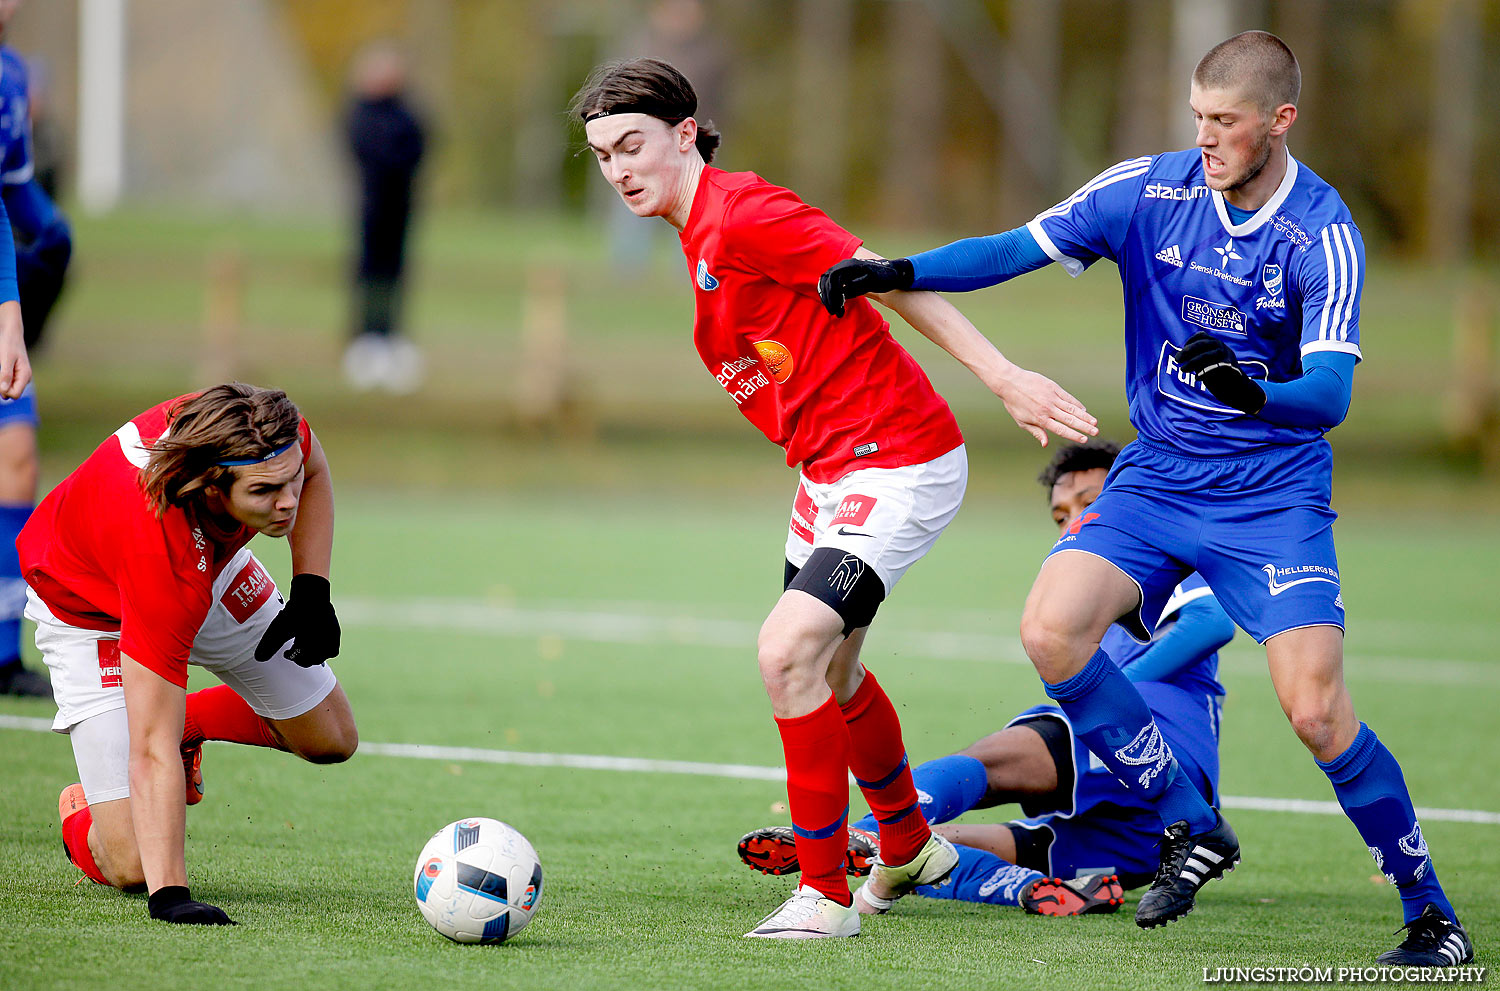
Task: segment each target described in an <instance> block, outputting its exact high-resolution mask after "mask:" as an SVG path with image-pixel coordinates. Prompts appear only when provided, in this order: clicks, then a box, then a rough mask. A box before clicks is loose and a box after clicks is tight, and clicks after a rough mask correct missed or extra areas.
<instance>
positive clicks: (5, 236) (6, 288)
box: [0, 197, 21, 303]
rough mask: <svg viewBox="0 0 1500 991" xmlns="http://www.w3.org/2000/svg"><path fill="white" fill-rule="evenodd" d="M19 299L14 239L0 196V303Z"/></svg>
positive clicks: (19, 291) (2, 199) (3, 202)
mask: <svg viewBox="0 0 1500 991" xmlns="http://www.w3.org/2000/svg"><path fill="white" fill-rule="evenodd" d="M20 300H21V289H20V287H19V285H17V283H16V239H15V237H14V236H13V235H12V234H11V232H10V217H9V216H8V215H7V214H6V212H5V198H4V197H0V303H16V302H20Z"/></svg>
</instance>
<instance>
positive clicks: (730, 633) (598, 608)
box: [339, 596, 1500, 685]
mask: <svg viewBox="0 0 1500 991" xmlns="http://www.w3.org/2000/svg"><path fill="white" fill-rule="evenodd" d="M590 605H592V606H593V608H588V607H584V608H579V607H578V606H577V605H568V604H563V603H558V602H552V601H527V602H487V601H485V600H482V599H397V600H388V599H369V598H361V597H358V596H354V597H349V598H344V599H340V600H339V620H340V622H342V623H344V624H345V625H346V626H351V627H366V628H373V629H385V630H442V631H444V632H453V631H462V632H466V633H481V634H490V635H493V636H511V637H543V636H555V637H562V638H563V639H566V640H583V641H588V642H591V643H625V644H660V643H670V644H677V645H679V646H685V647H723V648H728V649H731V650H749V649H750V645H752V644H754V643H755V638H756V635H757V633H758V631H759V630H760V623H759V621H753V622H752V621H748V620H743V619H733V618H722V617H720V618H715V617H704V616H701V615H691V614H689V613H687V612H680V613H663V612H661V609H662V604H661V603H629V602H609V603H596V604H590ZM684 608H685V607H684ZM1002 618H1003V620H1004V623H1005V624H1007V625H1009V626H1014V625H1016V624H1015V619H1014V617H1013V616H1008V615H1007V616H1003V617H1002V616H1001V615H1000V614H997V619H996V622H997V623H1000V622H1001V620H1002ZM870 649H874V650H877V651H881V652H886V653H890V654H894V655H917V656H920V657H924V658H930V659H936V660H944V661H982V662H989V663H992V664H993V663H999V664H1015V665H1022V666H1026V667H1030V666H1031V662H1030V661H1029V660H1027V658H1026V654H1025V653H1024V652H1023V651H1022V650H1021V642H1020V639H1019V638H1018V637H1017V636H1015V635H997V634H994V633H966V632H956V631H953V630H913V629H901V628H900V627H897V626H883V627H882V629H881V633H880V636H879V639H878V641H876V642H872V644H871V645H870V646H869V647H867V648H866V650H870ZM1221 659H1222V660H1223V661H1224V663H1225V666H1226V667H1228V668H1231V669H1232V670H1233V671H1235V672H1236V673H1238V672H1241V671H1244V672H1250V671H1252V670H1253V671H1257V672H1259V671H1263V670H1264V668H1265V661H1264V658H1263V657H1262V656H1261V654H1260V652H1259V651H1251V650H1249V649H1244V650H1237V649H1231V650H1230V651H1228V652H1227V653H1226V654H1222V655H1221ZM1344 667H1345V670H1346V671H1348V672H1350V673H1351V674H1352V675H1354V676H1355V677H1356V678H1357V679H1366V680H1371V681H1382V682H1398V683H1408V682H1409V683H1417V684H1426V685H1434V684H1442V685H1471V684H1480V685H1490V684H1496V683H1500V666H1496V665H1492V664H1484V663H1475V662H1471V661H1461V660H1453V659H1446V658H1434V657H1395V656H1388V655H1371V654H1366V653H1363V652H1362V651H1358V650H1356V651H1352V652H1350V654H1349V656H1348V657H1346V658H1345V664H1344Z"/></svg>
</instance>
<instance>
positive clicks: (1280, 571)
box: [1260, 564, 1339, 595]
mask: <svg viewBox="0 0 1500 991" xmlns="http://www.w3.org/2000/svg"><path fill="white" fill-rule="evenodd" d="M1260 570H1262V571H1264V572H1265V573H1266V583H1267V584H1268V585H1269V587H1270V589H1271V594H1272V595H1280V594H1281V593H1282V592H1285V591H1286V590H1287V589H1289V588H1295V587H1296V586H1298V585H1306V584H1307V583H1308V582H1327V583H1328V584H1330V585H1337V584H1338V583H1339V573H1338V572H1337V571H1335V570H1333V569H1332V568H1325V567H1324V566H1323V565H1321V564H1299V565H1297V566H1296V567H1292V568H1278V567H1276V566H1275V565H1274V564H1267V565H1264V566H1262V567H1261V569H1260ZM1297 575H1300V576H1301V577H1293V576H1297ZM1282 578H1291V579H1292V580H1291V581H1281V580H1280V579H1282Z"/></svg>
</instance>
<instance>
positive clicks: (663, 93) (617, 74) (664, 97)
mask: <svg viewBox="0 0 1500 991" xmlns="http://www.w3.org/2000/svg"><path fill="white" fill-rule="evenodd" d="M568 109H569V110H570V111H571V112H572V113H573V114H574V116H576V117H577V118H578V119H579V120H580V121H583V122H584V123H587V122H588V121H589V120H590V119H592V118H594V117H596V116H599V115H602V114H629V113H637V114H649V115H650V116H652V117H656V118H658V119H659V120H663V121H666V122H667V124H668V125H670V126H672V127H676V126H677V125H678V124H681V123H682V122H683V121H685V120H687V119H688V118H689V117H691V116H693V115H694V114H695V113H697V112H698V94H697V92H695V91H694V90H693V84H692V83H690V82H688V78H687V76H684V75H683V74H682V73H681V72H678V71H677V68H676V67H675V66H673V65H671V64H670V63H667V62H663V61H662V60H661V59H654V58H633V59H626V60H624V61H617V62H605V63H604V64H603V65H600V66H599V67H597V68H596V69H594V71H593V72H591V73H589V77H588V79H586V80H584V83H583V87H582V88H581V89H580V90H579V91H578V94H577V95H576V96H574V97H573V102H572V104H571V105H570V106H569V108H568ZM697 147H698V154H700V155H702V156H703V160H704V161H705V162H712V161H713V160H714V150H715V149H717V148H718V147H719V132H718V131H717V130H715V129H714V124H713V121H711V120H700V121H699V122H698V139H697Z"/></svg>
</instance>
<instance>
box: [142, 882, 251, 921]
mask: <svg viewBox="0 0 1500 991" xmlns="http://www.w3.org/2000/svg"><path fill="white" fill-rule="evenodd" d="M146 906H147V908H148V909H149V910H150V912H151V918H153V919H155V920H157V921H158V922H177V923H182V924H185V925H190V926H237V925H239V923H238V922H235V921H234V920H233V919H231V918H230V917H229V916H227V915H225V914H224V910H223V909H222V908H219V907H218V906H217V905H206V904H204V903H203V902H195V901H193V896H192V895H189V894H188V889H187V887H186V886H185V885H180V884H178V885H171V886H169V887H165V888H157V889H156V890H155V891H153V892H151V897H150V898H148V899H146Z"/></svg>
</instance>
